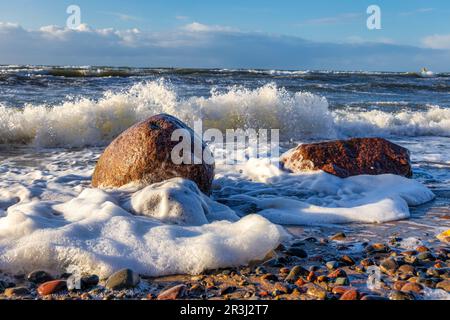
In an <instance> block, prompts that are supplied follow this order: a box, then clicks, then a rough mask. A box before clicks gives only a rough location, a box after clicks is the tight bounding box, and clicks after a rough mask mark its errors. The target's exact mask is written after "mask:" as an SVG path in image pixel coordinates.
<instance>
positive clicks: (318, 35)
mask: <svg viewBox="0 0 450 320" xmlns="http://www.w3.org/2000/svg"><path fill="white" fill-rule="evenodd" d="M69 5H77V6H78V7H79V8H80V13H81V15H80V23H81V24H80V25H77V26H76V27H74V25H72V26H71V27H70V28H69V26H68V25H67V19H68V18H69V16H70V14H68V13H67V12H66V10H67V8H68V6H69ZM370 5H377V6H378V7H379V8H380V13H381V19H380V21H381V29H372V30H370V29H369V28H368V27H367V23H366V21H367V19H368V18H369V17H370V15H371V14H370V13H369V14H368V13H367V8H368V7H369V6H370ZM449 16H450V2H449V1H445V0H440V1H439V0H428V1H419V0H372V1H366V0H342V1H332V0H315V1H301V0H278V1H275V0H272V1H268V0H258V1H257V0H246V1H242V0H241V1H235V0H227V1H220V2H219V1H211V0H207V1H205V0H202V1H200V0H190V1H187V0H165V1H160V0H152V1H144V0H128V1H119V0H109V1H105V0H72V1H65V0H40V1H36V0H15V1H10V0H8V1H7V0H0V64H49V65H113V66H142V67H199V68H203V67H206V68H208V67H213V68H263V69H334V70H380V71H383V70H384V71H386V70H388V71H416V70H417V69H420V68H421V67H423V66H425V67H428V68H429V69H432V70H435V71H450V19H449Z"/></svg>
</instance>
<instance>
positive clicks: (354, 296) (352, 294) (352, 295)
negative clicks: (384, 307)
mask: <svg viewBox="0 0 450 320" xmlns="http://www.w3.org/2000/svg"><path fill="white" fill-rule="evenodd" d="M358 298H359V293H358V290H356V289H350V290H347V291H346V292H345V293H344V294H343V295H342V296H341V297H340V298H339V300H358Z"/></svg>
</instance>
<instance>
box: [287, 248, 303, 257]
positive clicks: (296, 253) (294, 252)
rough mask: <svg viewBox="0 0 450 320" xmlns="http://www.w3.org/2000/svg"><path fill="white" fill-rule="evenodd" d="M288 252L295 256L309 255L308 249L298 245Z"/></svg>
mask: <svg viewBox="0 0 450 320" xmlns="http://www.w3.org/2000/svg"><path fill="white" fill-rule="evenodd" d="M286 254H288V255H291V256H295V257H299V258H306V257H308V254H307V253H306V251H305V250H303V249H300V248H298V247H290V248H289V249H287V250H286Z"/></svg>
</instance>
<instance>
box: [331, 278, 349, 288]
mask: <svg viewBox="0 0 450 320" xmlns="http://www.w3.org/2000/svg"><path fill="white" fill-rule="evenodd" d="M334 284H335V285H337V286H346V285H348V284H349V281H348V278H347V277H338V278H336V280H334Z"/></svg>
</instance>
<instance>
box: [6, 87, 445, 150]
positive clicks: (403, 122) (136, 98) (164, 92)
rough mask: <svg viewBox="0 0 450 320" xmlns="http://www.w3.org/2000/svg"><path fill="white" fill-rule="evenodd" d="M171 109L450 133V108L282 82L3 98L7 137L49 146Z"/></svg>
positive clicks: (274, 124) (257, 122) (341, 131)
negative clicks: (383, 107)
mask: <svg viewBox="0 0 450 320" xmlns="http://www.w3.org/2000/svg"><path fill="white" fill-rule="evenodd" d="M162 112H165V113H169V114H172V115H174V116H177V117H179V118H180V119H182V120H184V121H186V122H187V123H188V124H192V122H193V121H194V120H199V119H203V121H204V127H205V129H206V128H218V129H221V130H226V129H234V128H254V129H258V128H265V129H280V138H281V139H282V140H283V141H288V140H291V139H292V140H302V139H305V138H336V137H340V136H366V135H382V136H383V135H391V134H395V135H407V136H414V135H419V136H420V135H437V136H447V137H448V136H450V109H445V108H441V107H439V106H429V109H428V110H426V111H414V112H413V111H401V112H397V113H394V112H392V113H388V112H383V111H366V112H355V111H345V110H338V111H333V112H331V111H330V110H329V109H328V102H327V100H326V99H325V98H323V97H319V96H317V95H314V94H311V93H308V92H297V93H290V92H288V91H286V90H285V89H283V88H278V87H277V86H276V85H275V84H267V85H265V86H262V87H259V88H256V89H253V90H250V89H246V88H242V87H231V88H229V89H228V91H225V92H219V91H216V90H214V89H213V90H212V91H211V95H210V96H209V97H207V98H203V97H191V98H188V99H181V98H179V97H178V96H177V94H176V89H175V88H174V87H172V86H171V85H170V84H168V83H167V82H164V81H163V80H159V81H151V82H146V83H140V84H136V85H134V86H133V87H131V88H130V89H129V90H126V91H123V92H107V93H105V94H104V96H103V97H102V98H101V99H98V100H93V99H88V98H79V99H75V100H68V101H66V102H64V103H63V104H61V105H56V106H44V105H31V104H28V105H26V106H25V107H24V108H23V109H20V110H19V109H17V108H12V107H10V106H9V107H6V106H2V105H0V143H3V144H5V143H6V144H10V143H34V144H35V145H37V146H43V147H55V146H56V147H58V146H63V147H67V146H72V147H79V146H92V145H94V146H95V145H105V144H107V143H108V142H110V141H111V140H112V139H113V138H114V137H116V136H117V135H118V134H119V133H120V132H122V131H123V130H124V129H126V128H128V127H129V126H130V125H131V124H133V123H136V122H138V121H140V120H143V119H145V118H147V117H149V116H151V115H154V114H158V113H162Z"/></svg>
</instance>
